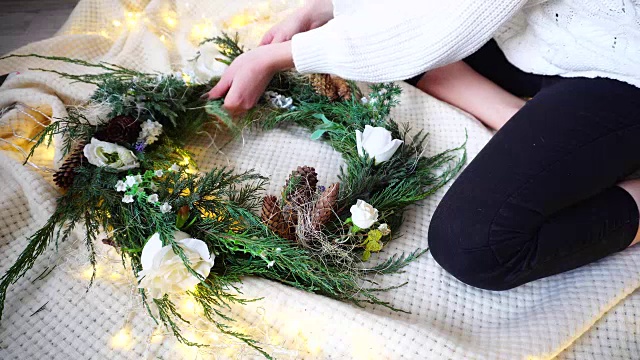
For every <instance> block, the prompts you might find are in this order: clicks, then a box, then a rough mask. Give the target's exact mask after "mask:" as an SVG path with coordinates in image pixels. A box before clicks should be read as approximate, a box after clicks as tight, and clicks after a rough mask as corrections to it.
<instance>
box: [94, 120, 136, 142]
mask: <svg viewBox="0 0 640 360" xmlns="http://www.w3.org/2000/svg"><path fill="white" fill-rule="evenodd" d="M140 128H141V124H140V121H138V120H136V119H134V118H132V117H130V116H116V117H114V118H113V119H111V120H110V121H109V122H108V123H107V126H106V127H105V128H104V129H102V130H100V131H98V132H97V133H96V134H95V135H94V137H95V138H96V139H98V140H102V141H108V142H112V143H127V144H133V143H135V142H136V140H137V139H138V135H140Z"/></svg>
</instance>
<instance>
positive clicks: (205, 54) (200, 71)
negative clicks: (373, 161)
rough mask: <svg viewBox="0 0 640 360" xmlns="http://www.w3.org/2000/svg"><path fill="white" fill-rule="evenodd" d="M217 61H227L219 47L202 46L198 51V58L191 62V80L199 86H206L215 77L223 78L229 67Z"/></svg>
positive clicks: (211, 44)
mask: <svg viewBox="0 0 640 360" xmlns="http://www.w3.org/2000/svg"><path fill="white" fill-rule="evenodd" d="M216 59H225V57H224V56H223V55H222V54H220V51H218V47H217V46H216V45H215V44H214V43H205V44H202V45H201V46H200V49H199V50H198V58H197V59H196V60H194V61H191V66H192V68H193V71H192V72H193V76H192V78H191V80H192V81H193V82H195V83H197V84H205V83H208V82H209V81H211V79H213V78H214V77H221V76H222V74H223V73H224V71H225V70H226V69H227V67H228V66H227V64H224V63H221V62H220V61H218V60H216Z"/></svg>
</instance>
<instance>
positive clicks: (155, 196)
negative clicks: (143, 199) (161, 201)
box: [147, 194, 158, 204]
mask: <svg viewBox="0 0 640 360" xmlns="http://www.w3.org/2000/svg"><path fill="white" fill-rule="evenodd" d="M147 202H150V203H152V204H155V203H157V202H158V194H151V195H149V197H148V198H147Z"/></svg>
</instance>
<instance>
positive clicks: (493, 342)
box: [0, 0, 640, 360]
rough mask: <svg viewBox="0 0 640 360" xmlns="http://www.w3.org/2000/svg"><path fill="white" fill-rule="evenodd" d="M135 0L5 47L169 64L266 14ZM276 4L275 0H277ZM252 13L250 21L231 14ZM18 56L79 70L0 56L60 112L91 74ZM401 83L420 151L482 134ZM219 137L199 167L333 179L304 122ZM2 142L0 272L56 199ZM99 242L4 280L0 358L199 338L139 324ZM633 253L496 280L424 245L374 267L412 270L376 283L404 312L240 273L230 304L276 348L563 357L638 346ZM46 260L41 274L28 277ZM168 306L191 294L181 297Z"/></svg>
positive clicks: (422, 237) (199, 146)
mask: <svg viewBox="0 0 640 360" xmlns="http://www.w3.org/2000/svg"><path fill="white" fill-rule="evenodd" d="M134 3H137V2H134V1H130V2H129V1H124V0H123V1H118V0H83V1H81V2H80V4H79V5H78V7H77V8H76V10H75V11H74V13H73V14H72V16H71V17H70V19H69V21H68V22H67V23H66V25H65V26H64V27H63V29H62V30H61V31H60V32H59V33H58V35H57V36H56V37H54V38H52V39H49V40H45V41H42V42H38V43H34V44H31V45H28V46H26V47H24V48H22V49H20V50H19V51H17V52H19V53H31V52H35V53H40V54H49V55H61V56H68V57H78V58H84V59H88V60H91V61H98V60H104V61H108V62H115V63H118V64H121V65H123V66H127V67H132V68H136V69H141V70H149V71H150V70H158V71H163V72H170V71H176V70H180V69H181V68H182V67H183V66H184V65H185V63H186V60H187V59H189V58H191V57H192V56H193V55H194V51H195V48H194V41H197V40H198V39H196V38H197V37H202V35H204V34H205V33H209V32H211V31H212V29H213V25H214V24H215V25H216V26H217V27H218V28H222V27H224V26H225V23H226V25H227V26H235V27H240V32H241V33H242V34H244V35H245V36H251V38H252V39H253V43H255V41H256V39H257V38H258V34H259V33H261V32H262V31H263V30H264V29H265V28H266V27H268V25H267V23H269V22H273V21H276V20H277V18H278V16H268V15H269V14H271V12H269V11H267V10H268V9H266V7H262V6H259V5H256V4H251V3H250V2H249V1H237V2H235V1H234V2H233V4H231V5H228V4H225V3H224V2H222V1H198V2H195V1H189V2H185V1H175V2H172V1H169V0H151V1H144V4H143V5H142V6H137V7H136V6H135V4H134ZM227 3H229V2H227ZM223 4H224V5H223ZM274 4H281V2H280V1H275V0H274ZM245 6H249V8H248V9H249V10H248V12H247V13H246V14H245V16H244V17H233V15H234V14H237V13H242V11H243V9H244V8H245ZM277 10H279V9H275V10H271V11H277ZM280 10H281V9H280ZM127 12H128V14H127ZM256 12H259V13H258V14H256ZM249 15H250V16H253V17H255V18H257V21H258V23H259V24H258V25H251V26H247V27H241V25H242V24H243V22H244V21H245V19H246V17H247V16H249ZM145 19H147V20H145ZM229 19H231V20H229ZM208 21H211V22H210V23H208ZM249 43H251V42H249ZM29 67H55V68H56V69H58V70H61V71H76V72H83V71H84V70H83V69H78V68H76V67H73V66H69V65H61V64H51V63H48V62H45V61H41V60H37V59H32V60H23V59H21V60H6V61H0V73H6V72H10V71H15V70H20V71H21V73H20V74H18V75H15V76H12V77H11V78H10V79H9V80H7V82H6V83H5V84H4V85H3V86H2V88H1V90H0V107H2V108H5V107H7V106H9V105H11V104H14V103H16V102H20V103H22V104H25V105H24V106H28V107H33V108H38V109H39V110H40V111H41V112H42V113H44V114H47V115H49V116H52V117H60V116H64V114H65V108H64V106H63V104H73V103H77V102H79V101H82V100H85V99H87V97H88V96H89V95H90V92H91V88H90V87H86V86H79V85H77V84H74V85H70V84H69V83H68V82H66V81H63V80H60V79H59V78H58V77H57V76H55V75H52V74H45V73H41V72H34V71H25V70H26V69H27V68H29ZM403 89H404V90H405V91H404V94H403V96H402V99H401V100H402V105H401V106H400V107H399V108H398V109H397V111H396V112H395V114H394V116H395V118H396V119H397V120H399V121H400V122H410V123H411V124H412V125H413V128H417V129H425V130H426V131H428V132H429V133H431V138H430V146H429V148H428V149H427V151H429V152H431V153H433V152H436V151H441V150H444V149H447V148H451V147H454V146H457V145H459V144H460V143H461V142H463V141H464V139H465V131H466V132H467V133H468V135H469V142H468V146H467V149H468V152H469V154H470V155H471V156H472V157H473V156H474V155H475V154H477V153H478V151H479V150H480V149H481V148H482V146H483V145H484V144H485V143H486V142H487V141H488V139H489V138H490V137H491V133H490V132H489V131H488V130H486V129H485V128H484V127H483V126H482V125H481V124H480V123H478V122H477V121H475V120H473V119H471V118H469V117H468V116H466V115H464V114H462V113H461V112H459V111H456V110H454V109H452V108H451V107H449V106H447V105H445V104H443V103H441V102H439V101H436V100H434V99H433V98H430V97H428V96H426V95H424V94H422V93H420V92H418V91H416V90H415V89H413V88H410V87H408V86H403ZM22 108H24V107H22ZM22 108H21V107H20V106H18V109H17V110H16V109H14V110H12V111H10V112H8V113H7V114H6V115H5V116H4V117H2V125H3V126H2V127H0V129H1V130H2V132H1V133H0V136H2V137H3V138H12V139H13V140H16V136H13V133H12V132H9V133H7V132H5V130H7V129H9V126H8V125H12V126H11V127H12V128H13V129H17V134H18V135H20V136H24V137H28V136H29V129H32V130H33V129H35V131H37V129H38V126H37V124H36V122H35V120H38V121H44V120H45V118H44V117H43V116H41V115H40V114H38V113H37V112H30V113H29V114H30V115H32V116H33V118H31V117H29V116H27V115H25V114H23V113H21V112H20V111H18V110H19V109H22ZM224 143H225V139H224V136H222V135H218V136H217V138H216V139H215V145H213V146H210V145H211V143H210V140H209V138H208V137H207V136H204V135H203V136H202V137H201V138H198V139H194V143H193V144H192V149H193V150H194V151H195V153H196V154H197V157H198V161H199V163H200V164H201V165H202V167H203V168H204V169H209V168H211V167H212V166H226V165H230V166H234V167H236V169H238V170H245V169H249V168H255V169H256V170H257V171H259V172H260V173H262V174H265V175H269V176H271V178H272V185H271V186H272V187H271V189H269V191H271V192H275V191H276V189H277V187H278V185H279V184H281V183H282V182H283V181H284V179H285V177H286V175H287V173H288V172H289V171H290V170H291V169H292V168H295V167H296V166H298V165H303V164H307V165H311V166H315V167H316V169H318V172H319V174H320V176H321V179H320V182H321V183H325V184H326V183H328V182H329V181H331V180H335V178H336V174H337V171H338V168H339V166H340V163H341V160H340V157H339V155H338V154H336V153H334V152H333V151H332V150H331V149H330V148H329V147H328V146H326V145H324V144H321V143H318V142H313V141H311V140H310V139H309V134H308V133H306V132H304V131H301V130H300V129H297V128H293V127H289V128H280V129H277V130H274V131H271V132H247V133H245V134H244V136H243V137H242V139H238V140H236V141H234V142H231V143H230V144H228V145H226V146H225V147H224V148H222V149H221V151H219V152H218V151H216V146H218V147H221V146H222V145H223V144H224ZM0 146H1V147H2V149H4V150H6V151H2V152H0V184H2V185H1V186H0V272H4V271H5V270H6V269H7V268H8V267H9V266H10V264H11V263H12V262H13V261H14V260H15V259H16V257H17V256H18V254H19V252H20V251H21V250H22V249H23V248H24V246H25V245H26V243H25V238H26V237H27V236H28V235H30V234H31V233H33V232H34V231H35V230H36V229H37V228H38V227H39V226H41V225H42V224H43V222H44V221H45V220H46V218H47V217H48V215H49V214H50V213H51V212H52V211H53V209H54V206H55V196H56V191H55V189H54V188H53V187H52V186H51V185H50V183H49V180H50V178H49V177H48V176H43V173H41V172H37V171H35V170H33V169H32V168H31V167H29V166H22V165H21V164H20V162H19V160H18V159H19V158H20V157H19V154H18V153H17V152H16V151H9V149H10V147H9V146H8V145H6V144H3V143H0ZM53 157H54V154H53V152H51V151H50V152H42V153H39V154H38V157H37V159H36V160H35V162H36V163H37V164H39V165H45V166H50V167H51V166H52V164H53ZM444 191H445V190H442V191H439V192H438V193H437V194H436V195H434V196H433V197H431V198H429V199H428V200H426V201H424V202H423V203H422V206H419V207H416V208H414V209H413V210H412V211H410V212H409V213H408V214H407V219H406V221H405V224H404V226H403V228H402V229H401V232H402V233H403V235H404V236H403V237H401V238H398V239H396V240H395V242H394V243H392V245H391V246H390V247H389V249H388V250H387V251H388V252H389V253H391V252H395V251H407V250H411V249H414V248H416V247H425V246H426V245H427V239H426V233H427V232H426V230H427V228H428V225H429V219H430V216H431V214H432V212H433V210H434V209H435V207H436V205H437V203H438V200H439V199H440V198H441V197H442V195H443V193H444ZM78 239H81V238H78ZM98 245H100V251H101V254H102V256H101V258H100V264H99V273H98V278H97V280H96V282H95V283H94V285H93V287H92V288H91V289H90V291H89V292H88V293H85V291H86V286H87V284H88V280H87V277H86V275H87V274H86V271H87V270H88V264H87V261H86V251H85V249H84V246H83V244H82V243H81V241H76V242H68V243H65V244H60V249H59V252H58V253H55V251H54V249H51V251H50V252H49V253H48V255H45V256H43V257H42V258H41V259H40V260H39V262H38V263H37V264H36V266H35V267H34V269H32V270H31V271H30V272H28V273H27V276H26V277H25V278H23V279H21V280H20V281H19V282H18V283H17V284H16V285H14V286H13V287H11V288H10V291H9V294H8V298H7V302H6V308H5V315H4V318H3V319H2V322H1V323H0V358H2V359H65V360H69V359H104V358H110V359H160V358H162V359H181V358H187V359H193V358H196V357H195V351H196V350H194V349H186V348H184V347H182V346H178V345H176V344H175V341H174V340H173V338H172V336H170V335H167V336H163V335H162V334H161V331H158V332H157V333H156V335H157V336H152V335H153V334H154V326H153V323H152V321H151V320H150V318H149V317H148V316H147V314H146V313H145V311H144V310H143V309H142V307H140V304H139V301H138V296H137V293H136V292H135V291H134V290H133V287H132V282H131V281H132V278H131V277H130V276H128V275H123V274H127V273H128V270H122V269H121V263H120V260H119V258H118V256H117V255H116V254H114V253H113V251H112V250H110V248H109V247H108V246H106V245H104V246H102V245H101V244H98ZM639 263H640V249H632V250H630V251H626V252H624V253H620V254H617V255H614V256H611V257H609V258H607V259H605V260H603V261H600V262H598V263H596V264H593V265H590V266H586V267H584V268H581V269H578V270H576V271H572V272H569V273H566V274H563V275H559V276H554V277H551V278H547V279H543V280H540V281H536V282H534V283H532V284H529V285H525V286H522V287H520V288H518V289H515V290H512V291H508V292H502V293H493V292H488V291H482V290H477V289H474V288H471V287H468V286H466V285H463V284H461V283H460V282H458V281H456V280H455V279H454V278H452V277H451V276H449V275H448V274H446V273H445V272H444V271H443V270H442V269H441V268H440V267H439V266H438V265H437V264H436V263H435V262H434V261H433V259H432V258H431V257H430V256H425V257H424V258H422V259H420V260H419V261H417V262H415V263H413V264H412V265H411V266H409V267H408V269H407V272H406V273H404V274H400V275H394V276H391V277H388V278H385V279H379V280H381V282H382V285H394V284H399V283H402V282H404V281H405V280H406V281H408V282H409V283H408V285H407V286H405V287H403V288H400V289H399V290H396V291H394V292H391V293H389V294H386V295H384V294H383V298H384V299H386V300H389V301H391V302H392V303H393V304H394V305H395V306H397V307H399V308H402V309H405V310H408V311H410V312H411V314H404V313H392V312H390V311H388V310H385V309H382V308H367V309H359V308H356V307H354V306H352V305H349V304H344V303H339V302H336V301H334V300H330V299H327V298H324V297H320V296H316V295H311V294H307V293H303V292H300V291H298V290H295V289H293V288H290V287H286V286H282V285H279V284H276V283H273V282H270V281H266V280H258V279H252V278H249V279H245V282H244V285H243V287H242V289H243V291H244V292H245V295H246V296H248V297H259V296H264V297H265V298H264V299H263V300H261V301H259V302H257V303H253V304H252V305H250V306H248V307H246V308H245V309H244V310H238V311H242V312H241V313H240V315H241V316H240V317H239V323H238V326H239V327H241V328H242V329H244V330H245V331H248V332H249V333H250V334H252V335H254V336H255V337H256V338H258V339H260V340H262V341H263V342H265V343H267V350H269V351H270V352H271V353H272V354H273V355H274V356H276V357H278V358H280V359H302V358H306V359H352V358H353V359H369V358H371V359H446V358H454V359H469V358H475V359H479V358H482V359H547V358H552V357H554V356H556V355H558V354H559V353H561V352H562V351H563V350H564V349H566V348H569V350H567V351H565V352H563V353H562V355H560V357H561V358H563V359H584V358H590V357H592V356H593V357H596V358H600V357H605V358H615V357H616V356H617V357H618V358H620V359H626V358H638V357H639V356H640V352H639V350H638V344H637V343H636V342H635V338H634V331H635V334H636V335H637V332H638V323H637V322H636V319H637V317H636V316H637V315H636V313H637V312H638V311H637V309H638V308H640V307H639V306H638V303H640V301H639V300H638V296H637V295H636V296H635V297H629V295H630V294H631V293H632V292H633V291H634V290H636V289H637V288H638V287H640V266H639V265H640V264H639ZM53 266H56V267H55V269H53V271H52V272H51V273H50V274H49V275H48V276H45V277H43V278H42V279H38V277H39V275H40V274H42V273H43V272H44V271H45V270H46V269H47V268H49V269H50V268H52V267H53ZM625 299H627V300H625ZM621 302H622V303H621ZM45 304H46V305H45ZM43 305H45V306H44V308H42V307H43ZM181 306H185V307H186V308H187V310H188V308H189V304H181ZM41 308H42V309H41ZM39 309H41V311H39V312H36V311H37V310H39ZM612 309H613V310H612ZM634 309H635V310H634ZM609 310H612V311H611V312H609V313H608V314H606V313H607V311H609ZM599 319H602V320H600V322H599V323H598V321H599ZM594 324H598V325H597V327H596V328H593V326H594ZM195 325H196V326H198V325H199V324H198V322H196V323H195ZM123 328H124V329H125V331H123V332H121V329H123ZM189 332H190V335H192V338H195V339H196V340H199V341H203V342H206V343H209V344H211V345H212V346H211V348H210V349H208V350H207V349H203V350H201V355H202V358H236V359H238V358H240V359H251V358H257V357H256V355H255V353H254V352H251V351H246V349H244V348H242V347H239V346H236V345H234V344H228V343H226V341H227V340H226V339H225V338H224V337H222V336H220V337H216V336H215V335H211V334H201V333H198V331H196V330H189ZM585 332H586V334H585ZM605 337H606V338H608V339H606V340H605ZM269 343H271V344H273V346H271V345H269Z"/></svg>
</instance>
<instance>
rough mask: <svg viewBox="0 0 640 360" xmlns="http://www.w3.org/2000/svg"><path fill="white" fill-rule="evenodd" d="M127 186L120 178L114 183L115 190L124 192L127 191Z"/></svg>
mask: <svg viewBox="0 0 640 360" xmlns="http://www.w3.org/2000/svg"><path fill="white" fill-rule="evenodd" d="M127 187H128V186H127V184H125V182H124V181H122V180H118V182H117V183H116V191H119V192H125V191H127Z"/></svg>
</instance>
